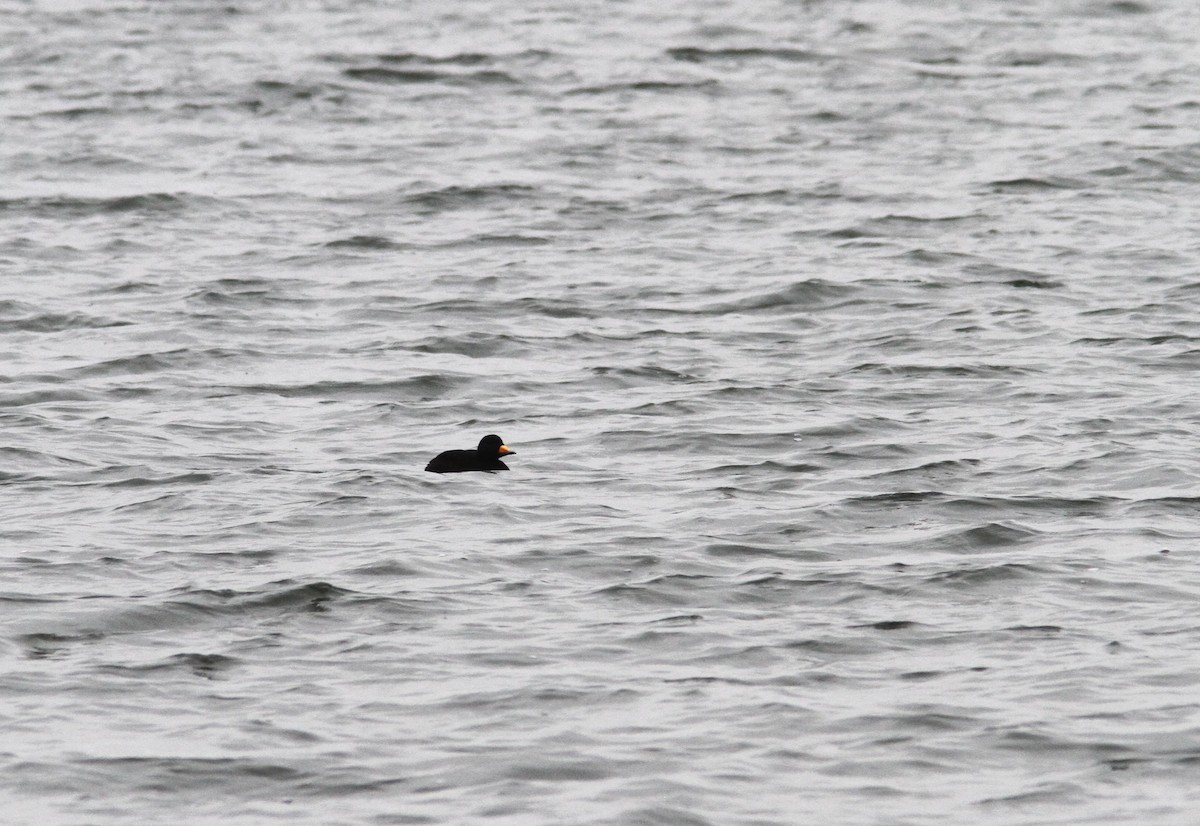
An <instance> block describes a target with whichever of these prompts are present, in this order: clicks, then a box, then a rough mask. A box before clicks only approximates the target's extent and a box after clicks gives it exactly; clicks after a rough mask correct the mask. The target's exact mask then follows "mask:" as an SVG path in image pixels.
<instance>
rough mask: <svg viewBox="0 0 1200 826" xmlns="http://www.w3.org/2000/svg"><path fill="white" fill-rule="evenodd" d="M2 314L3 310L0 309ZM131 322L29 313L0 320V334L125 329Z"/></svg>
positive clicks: (76, 314) (59, 314) (75, 313)
mask: <svg viewBox="0 0 1200 826" xmlns="http://www.w3.org/2000/svg"><path fill="white" fill-rule="evenodd" d="M0 314H3V308H0ZM131 323H132V322H129V321H121V320H118V319H113V318H101V317H99V316H92V315H88V314H86V313H79V312H74V313H40V312H36V311H35V312H31V313H30V314H28V315H25V316H23V317H21V318H12V319H3V318H0V332H23V333H61V332H63V331H64V330H88V329H92V330H99V329H104V328H107V327H127V326H129V325H130V324H131Z"/></svg>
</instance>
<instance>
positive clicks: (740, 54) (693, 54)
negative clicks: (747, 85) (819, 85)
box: [667, 46, 822, 63]
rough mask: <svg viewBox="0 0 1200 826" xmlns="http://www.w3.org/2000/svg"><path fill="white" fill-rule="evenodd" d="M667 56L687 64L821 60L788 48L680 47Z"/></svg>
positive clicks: (801, 50)
mask: <svg viewBox="0 0 1200 826" xmlns="http://www.w3.org/2000/svg"><path fill="white" fill-rule="evenodd" d="M667 54H668V55H669V56H670V57H672V58H674V59H675V60H682V61H684V62H687V63H705V62H710V61H730V60H781V61H784V62H787V63H812V62H814V61H817V60H820V59H822V56H821V55H820V54H818V53H816V52H810V51H806V50H804V49H788V48H755V47H749V48H741V49H737V48H726V49H704V48H700V47H697V46H680V47H678V48H674V49H667Z"/></svg>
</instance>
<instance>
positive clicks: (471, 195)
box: [403, 184, 538, 212]
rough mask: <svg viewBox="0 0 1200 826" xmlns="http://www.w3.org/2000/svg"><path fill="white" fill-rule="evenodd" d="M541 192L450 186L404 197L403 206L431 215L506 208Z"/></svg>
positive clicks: (499, 186)
mask: <svg viewBox="0 0 1200 826" xmlns="http://www.w3.org/2000/svg"><path fill="white" fill-rule="evenodd" d="M537 192H538V190H537V189H536V188H534V187H532V186H525V185H522V184H490V185H480V186H457V185H456V186H447V187H442V188H440V189H431V190H426V191H424V192H415V193H411V194H408V195H405V196H404V198H403V203H404V204H408V205H410V206H414V207H418V208H420V209H422V210H428V211H429V212H445V211H448V210H455V209H471V208H478V207H484V206H489V205H493V204H499V205H505V204H509V203H511V202H512V201H514V200H516V199H521V200H527V199H529V198H532V197H533V196H534V195H536V194H537Z"/></svg>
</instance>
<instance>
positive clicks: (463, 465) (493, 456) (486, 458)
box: [425, 436, 516, 473]
mask: <svg viewBox="0 0 1200 826" xmlns="http://www.w3.org/2000/svg"><path fill="white" fill-rule="evenodd" d="M514 453H516V451H515V450H510V449H509V447H508V445H506V444H504V440H503V439H501V438H500V437H499V436H484V437H483V438H482V439H480V440H479V447H477V448H475V449H474V450H447V451H445V452H444V453H439V454H438V455H437V456H434V457H433V459H432V460H431V461H430V462H429V464H427V465H426V466H425V469H426V470H427V471H429V472H430V473H465V472H467V471H469V470H508V465H506V464H504V462H501V461H500V457H501V456H512V455H513V454H514Z"/></svg>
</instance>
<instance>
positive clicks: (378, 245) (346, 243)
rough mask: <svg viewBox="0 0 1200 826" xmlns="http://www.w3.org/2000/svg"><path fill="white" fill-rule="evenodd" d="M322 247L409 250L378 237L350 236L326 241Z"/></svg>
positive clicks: (405, 245) (402, 245)
mask: <svg viewBox="0 0 1200 826" xmlns="http://www.w3.org/2000/svg"><path fill="white" fill-rule="evenodd" d="M323 246H324V247H325V248H327V249H334V250H339V249H350V250H398V249H407V248H409V245H407V244H399V243H396V242H395V241H392V240H391V239H388V238H384V237H382V236H380V235H352V236H350V237H349V238H339V239H338V240H336V241H327V242H326V243H325V244H323Z"/></svg>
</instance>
